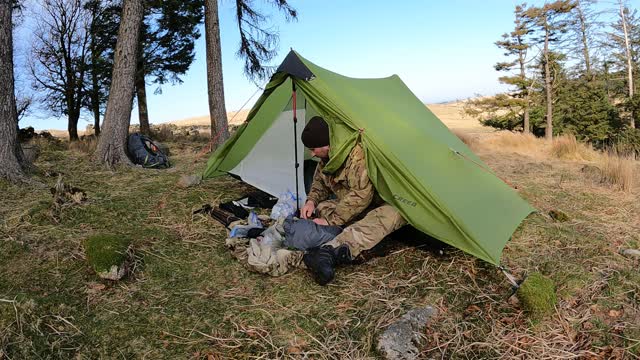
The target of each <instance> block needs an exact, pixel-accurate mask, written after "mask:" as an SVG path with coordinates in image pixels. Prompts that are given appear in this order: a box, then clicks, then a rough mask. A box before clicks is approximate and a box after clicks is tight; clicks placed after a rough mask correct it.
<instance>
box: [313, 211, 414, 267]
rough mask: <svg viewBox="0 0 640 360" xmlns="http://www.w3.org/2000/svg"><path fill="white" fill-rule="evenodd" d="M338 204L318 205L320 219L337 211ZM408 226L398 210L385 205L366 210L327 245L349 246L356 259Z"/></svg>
mask: <svg viewBox="0 0 640 360" xmlns="http://www.w3.org/2000/svg"><path fill="white" fill-rule="evenodd" d="M336 204H337V200H328V201H323V202H321V203H320V204H318V206H317V208H316V212H317V214H318V215H319V216H320V217H327V215H328V214H330V213H332V212H333V211H335V208H336ZM406 224H407V221H406V220H405V219H404V218H403V217H402V215H400V213H399V212H398V210H396V209H395V208H394V207H393V206H391V205H389V204H383V205H380V206H378V207H374V208H370V209H367V210H365V211H364V212H363V213H362V215H361V216H360V217H359V218H358V219H357V220H356V221H355V222H353V223H351V224H350V225H348V226H347V227H346V228H345V229H344V231H343V232H342V233H340V234H339V235H338V236H336V237H335V238H334V239H333V240H331V241H329V242H328V243H327V245H331V246H333V247H338V246H340V245H347V246H348V247H349V250H350V251H351V256H352V257H354V258H355V257H356V256H358V255H360V253H361V252H362V251H365V250H369V249H371V248H373V247H374V246H376V245H378V243H380V241H382V239H384V238H385V236H387V235H389V234H391V233H392V232H394V231H395V230H398V229H399V228H401V227H402V226H403V225H406Z"/></svg>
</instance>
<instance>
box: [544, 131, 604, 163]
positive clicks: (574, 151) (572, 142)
mask: <svg viewBox="0 0 640 360" xmlns="http://www.w3.org/2000/svg"><path fill="white" fill-rule="evenodd" d="M551 155H552V156H553V157H556V158H558V159H564V160H579V161H580V160H593V159H595V158H596V157H597V155H596V152H595V151H594V150H593V148H592V147H591V146H589V145H586V144H584V143H581V142H578V140H577V139H576V137H575V136H574V135H573V134H567V135H561V136H557V137H555V138H554V139H553V143H552V144H551Z"/></svg>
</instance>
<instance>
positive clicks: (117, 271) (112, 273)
mask: <svg viewBox="0 0 640 360" xmlns="http://www.w3.org/2000/svg"><path fill="white" fill-rule="evenodd" d="M127 265H128V264H127V263H126V262H125V263H123V264H122V265H120V266H118V265H111V268H110V269H109V271H99V272H98V273H97V274H98V276H99V277H101V278H103V279H107V280H113V281H118V280H120V279H122V278H123V277H124V276H125V275H126V274H127V268H128V266H127Z"/></svg>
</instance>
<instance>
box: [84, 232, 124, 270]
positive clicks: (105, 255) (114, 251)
mask: <svg viewBox="0 0 640 360" xmlns="http://www.w3.org/2000/svg"><path fill="white" fill-rule="evenodd" d="M129 245H131V240H129V239H128V238H126V237H124V236H122V235H111V234H98V235H93V236H91V237H89V238H88V239H87V240H86V241H85V252H86V254H87V261H88V262H89V265H91V267H92V268H93V270H95V271H96V272H97V273H101V272H108V271H109V270H110V269H111V267H112V266H116V267H119V266H121V265H122V264H123V263H124V262H125V260H126V259H127V250H128V248H129Z"/></svg>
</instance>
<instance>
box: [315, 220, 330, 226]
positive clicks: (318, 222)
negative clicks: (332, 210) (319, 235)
mask: <svg viewBox="0 0 640 360" xmlns="http://www.w3.org/2000/svg"><path fill="white" fill-rule="evenodd" d="M313 222H314V223H316V224H318V225H325V226H326V225H329V223H328V222H327V220H325V219H323V218H317V219H313Z"/></svg>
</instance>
